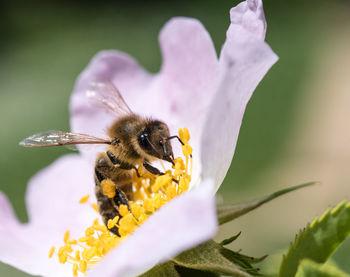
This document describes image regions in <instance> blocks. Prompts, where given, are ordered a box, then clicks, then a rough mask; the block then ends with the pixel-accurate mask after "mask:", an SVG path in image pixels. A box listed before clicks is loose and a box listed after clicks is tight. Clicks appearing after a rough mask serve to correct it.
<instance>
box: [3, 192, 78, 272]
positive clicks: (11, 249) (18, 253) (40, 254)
mask: <svg viewBox="0 0 350 277" xmlns="http://www.w3.org/2000/svg"><path fill="white" fill-rule="evenodd" d="M50 241H52V238H51V235H50V234H49V233H47V232H46V230H45V229H42V228H40V227H39V226H33V225H31V224H21V223H20V222H18V220H17V218H16V217H15V215H14V213H13V210H12V208H11V205H10V204H9V202H8V200H7V199H6V197H5V196H4V195H3V194H2V193H1V192H0V261H1V262H3V263H6V264H9V265H11V266H14V267H16V268H18V269H20V270H22V271H25V272H27V273H29V274H32V275H41V276H50V277H65V276H66V277H71V276H72V273H71V272H72V270H71V266H68V265H61V264H59V263H58V262H57V259H56V261H53V260H49V258H48V253H49V250H50V247H51V245H50V244H49V243H50Z"/></svg>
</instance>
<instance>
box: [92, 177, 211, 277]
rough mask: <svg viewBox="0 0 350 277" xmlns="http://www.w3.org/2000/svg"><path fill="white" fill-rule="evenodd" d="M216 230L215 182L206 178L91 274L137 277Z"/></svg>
mask: <svg viewBox="0 0 350 277" xmlns="http://www.w3.org/2000/svg"><path fill="white" fill-rule="evenodd" d="M216 230H217V221H216V214H215V201H214V197H213V181H211V180H206V181H205V182H203V183H202V185H201V186H199V187H198V188H196V189H194V190H192V191H189V192H187V193H186V194H183V195H181V196H179V197H177V198H175V199H174V200H173V201H171V202H169V203H168V204H167V205H165V206H164V207H162V208H161V209H160V210H159V211H157V213H155V214H154V215H152V216H151V217H150V218H149V219H148V220H147V221H146V222H145V223H144V224H143V225H142V226H141V227H139V228H138V229H137V230H136V231H135V232H134V233H133V234H132V235H131V236H130V237H129V238H128V239H127V240H125V241H124V242H123V243H122V244H121V245H119V246H118V247H117V248H116V249H115V250H113V251H112V252H111V253H110V254H108V255H107V257H106V258H105V259H104V260H102V261H101V262H100V263H99V264H98V265H97V266H96V267H94V268H93V269H92V270H91V273H90V274H89V276H91V277H94V276H96V277H97V276H98V277H99V276H105V277H114V276H124V277H125V276H137V275H139V274H141V273H142V272H144V271H146V270H148V269H150V268H151V267H153V266H154V265H155V264H157V263H161V262H165V261H167V260H168V259H169V258H171V257H174V256H176V255H177V254H179V253H180V252H182V251H184V250H186V249H189V248H191V247H193V246H195V245H197V244H199V243H201V242H203V241H205V240H208V239H210V238H211V237H212V236H213V235H214V234H215V232H216Z"/></svg>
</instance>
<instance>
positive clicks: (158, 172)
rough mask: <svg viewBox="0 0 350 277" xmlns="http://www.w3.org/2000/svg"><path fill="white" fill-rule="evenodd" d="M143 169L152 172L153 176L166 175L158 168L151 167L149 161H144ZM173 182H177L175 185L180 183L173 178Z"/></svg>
mask: <svg viewBox="0 0 350 277" xmlns="http://www.w3.org/2000/svg"><path fill="white" fill-rule="evenodd" d="M143 167H144V168H145V169H146V170H147V171H148V172H151V173H152V174H154V175H164V174H165V173H163V172H161V171H160V170H159V169H158V168H156V167H154V166H152V165H150V164H149V163H148V162H147V161H144V162H143ZM172 180H173V181H174V182H175V183H178V182H179V181H178V180H176V179H174V178H172Z"/></svg>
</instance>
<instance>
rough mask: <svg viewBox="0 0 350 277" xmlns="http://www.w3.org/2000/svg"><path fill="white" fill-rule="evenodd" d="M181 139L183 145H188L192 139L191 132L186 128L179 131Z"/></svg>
mask: <svg viewBox="0 0 350 277" xmlns="http://www.w3.org/2000/svg"><path fill="white" fill-rule="evenodd" d="M179 137H180V139H181V140H182V142H183V143H185V144H186V143H188V141H189V140H190V138H191V137H190V132H189V131H188V129H187V128H186V127H185V128H183V129H179Z"/></svg>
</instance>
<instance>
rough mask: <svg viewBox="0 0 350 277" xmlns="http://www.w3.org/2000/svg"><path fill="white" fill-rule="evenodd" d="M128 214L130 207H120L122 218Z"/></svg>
mask: <svg viewBox="0 0 350 277" xmlns="http://www.w3.org/2000/svg"><path fill="white" fill-rule="evenodd" d="M128 213H129V210H128V206H126V205H120V206H119V214H120V215H121V216H126V215H127V214H128Z"/></svg>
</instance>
